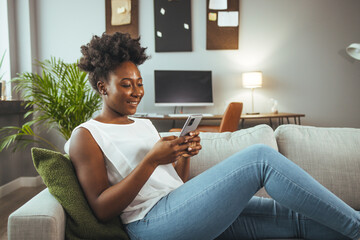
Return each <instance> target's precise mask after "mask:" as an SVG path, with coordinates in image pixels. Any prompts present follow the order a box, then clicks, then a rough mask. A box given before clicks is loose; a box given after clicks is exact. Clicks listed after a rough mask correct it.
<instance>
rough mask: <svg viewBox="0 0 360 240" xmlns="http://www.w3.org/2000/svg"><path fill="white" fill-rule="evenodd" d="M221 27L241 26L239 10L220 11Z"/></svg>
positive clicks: (219, 20)
mask: <svg viewBox="0 0 360 240" xmlns="http://www.w3.org/2000/svg"><path fill="white" fill-rule="evenodd" d="M218 26H219V27H237V26H239V12H238V11H221V12H218Z"/></svg>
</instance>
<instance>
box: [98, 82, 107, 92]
mask: <svg viewBox="0 0 360 240" xmlns="http://www.w3.org/2000/svg"><path fill="white" fill-rule="evenodd" d="M96 85H97V88H98V90H99V93H100V94H101V95H107V93H106V87H105V83H104V82H103V81H98V82H97V84H96Z"/></svg>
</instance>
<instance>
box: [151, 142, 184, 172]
mask: <svg viewBox="0 0 360 240" xmlns="http://www.w3.org/2000/svg"><path fill="white" fill-rule="evenodd" d="M185 141H186V139H185V137H176V136H168V137H162V138H161V139H160V140H159V141H158V142H157V143H156V144H155V145H154V147H153V148H152V149H151V150H150V151H149V153H148V154H147V155H146V157H145V159H146V160H147V161H150V163H151V164H153V165H154V166H155V167H157V166H158V165H162V164H169V163H173V162H175V161H177V160H179V158H180V157H181V156H182V155H183V154H185V153H187V148H188V147H189V146H190V145H189V143H188V142H185Z"/></svg>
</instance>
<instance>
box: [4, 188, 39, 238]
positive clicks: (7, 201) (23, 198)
mask: <svg viewBox="0 0 360 240" xmlns="http://www.w3.org/2000/svg"><path fill="white" fill-rule="evenodd" d="M44 188H45V185H41V186H38V187H24V188H20V189H18V190H15V191H14V192H12V193H10V194H8V195H6V196H4V197H3V198H0V240H7V220H8V217H9V215H10V214H11V213H12V212H13V211H15V210H16V209H18V208H19V207H21V206H22V205H23V204H24V203H26V202H27V201H28V200H29V199H31V198H32V197H34V196H35V195H36V194H38V193H39V192H41V191H42V190H43V189H44Z"/></svg>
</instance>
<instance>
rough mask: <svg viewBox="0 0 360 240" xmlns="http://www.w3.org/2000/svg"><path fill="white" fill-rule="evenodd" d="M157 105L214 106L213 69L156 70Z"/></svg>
mask: <svg viewBox="0 0 360 240" xmlns="http://www.w3.org/2000/svg"><path fill="white" fill-rule="evenodd" d="M154 82H155V106H212V105H214V103H213V91H212V79H211V71H164V70H155V79H154Z"/></svg>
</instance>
